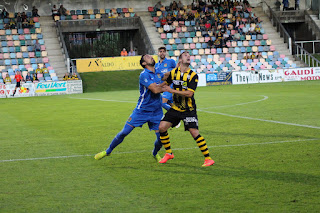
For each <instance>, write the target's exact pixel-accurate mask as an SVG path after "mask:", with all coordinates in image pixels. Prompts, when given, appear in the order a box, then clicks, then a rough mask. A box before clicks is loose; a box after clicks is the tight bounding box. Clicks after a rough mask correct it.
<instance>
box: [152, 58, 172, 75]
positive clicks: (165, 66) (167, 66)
mask: <svg viewBox="0 0 320 213" xmlns="http://www.w3.org/2000/svg"><path fill="white" fill-rule="evenodd" d="M175 67H176V62H175V61H174V60H173V59H168V58H165V59H164V60H163V61H162V62H161V63H160V61H159V62H158V63H156V66H155V68H156V69H157V71H159V72H161V73H163V74H164V73H166V72H170V71H171V70H172V69H173V68H175Z"/></svg>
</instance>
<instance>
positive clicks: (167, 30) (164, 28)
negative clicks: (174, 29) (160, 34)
mask: <svg viewBox="0 0 320 213" xmlns="http://www.w3.org/2000/svg"><path fill="white" fill-rule="evenodd" d="M163 31H164V32H165V33H170V32H171V31H170V25H169V24H168V22H167V23H166V24H165V25H163Z"/></svg>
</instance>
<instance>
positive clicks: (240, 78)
mask: <svg viewBox="0 0 320 213" xmlns="http://www.w3.org/2000/svg"><path fill="white" fill-rule="evenodd" d="M256 83H259V76H258V74H257V73H256V72H255V71H240V72H232V84H256Z"/></svg>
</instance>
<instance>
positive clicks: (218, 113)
mask: <svg viewBox="0 0 320 213" xmlns="http://www.w3.org/2000/svg"><path fill="white" fill-rule="evenodd" d="M198 111H200V112H205V113H211V114H217V115H225V116H229V117H234V118H243V119H248V120H255V121H264V122H270V123H276V124H285V125H290V126H300V127H306V128H311V129H320V127H319V126H310V125H303V124H295V123H288V122H282V121H273V120H265V119H260V118H251V117H246V116H240V115H230V114H226V113H221V112H211V111H204V110H201V109H199V110H198Z"/></svg>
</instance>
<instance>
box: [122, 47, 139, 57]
mask: <svg viewBox="0 0 320 213" xmlns="http://www.w3.org/2000/svg"><path fill="white" fill-rule="evenodd" d="M120 55H121V56H135V55H136V51H135V50H134V49H130V51H129V52H127V50H126V48H123V49H122V51H121V52H120Z"/></svg>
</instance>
